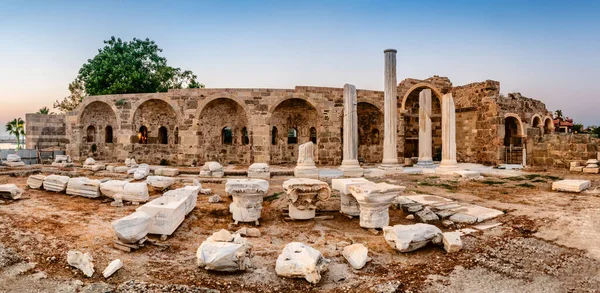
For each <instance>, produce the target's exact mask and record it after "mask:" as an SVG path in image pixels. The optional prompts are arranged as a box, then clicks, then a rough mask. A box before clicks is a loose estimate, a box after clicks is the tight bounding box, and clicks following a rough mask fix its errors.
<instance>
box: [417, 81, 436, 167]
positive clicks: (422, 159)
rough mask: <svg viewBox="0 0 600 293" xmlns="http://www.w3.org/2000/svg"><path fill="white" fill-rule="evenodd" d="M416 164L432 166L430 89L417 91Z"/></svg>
mask: <svg viewBox="0 0 600 293" xmlns="http://www.w3.org/2000/svg"><path fill="white" fill-rule="evenodd" d="M417 166H421V167H432V166H433V158H432V155H431V90H430V89H424V90H422V91H421V92H420V93H419V161H418V162H417Z"/></svg>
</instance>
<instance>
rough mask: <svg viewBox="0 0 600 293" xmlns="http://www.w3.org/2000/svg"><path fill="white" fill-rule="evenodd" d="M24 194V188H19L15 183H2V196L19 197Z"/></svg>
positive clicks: (0, 196)
mask: <svg viewBox="0 0 600 293" xmlns="http://www.w3.org/2000/svg"><path fill="white" fill-rule="evenodd" d="M21 196H23V189H21V188H18V187H17V185H15V184H1V185H0V198H6V199H19V198H21Z"/></svg>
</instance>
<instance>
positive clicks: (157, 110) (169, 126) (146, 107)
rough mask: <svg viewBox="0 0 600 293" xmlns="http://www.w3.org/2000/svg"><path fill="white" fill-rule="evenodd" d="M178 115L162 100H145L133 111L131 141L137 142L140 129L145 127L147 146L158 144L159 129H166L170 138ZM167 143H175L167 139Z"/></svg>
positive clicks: (170, 138)
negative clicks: (133, 132)
mask: <svg viewBox="0 0 600 293" xmlns="http://www.w3.org/2000/svg"><path fill="white" fill-rule="evenodd" d="M178 121H179V120H178V115H177V112H176V111H175V109H173V107H172V106H171V105H170V104H169V103H168V102H166V101H164V100H162V99H147V100H146V101H144V102H143V103H141V104H140V105H139V106H138V107H137V108H136V109H135V111H134V113H133V118H132V125H133V130H134V131H136V132H135V134H134V135H132V139H131V141H138V134H139V133H138V132H139V130H138V129H140V127H142V126H145V127H146V129H147V131H148V136H147V137H148V144H160V131H159V129H161V127H164V128H165V129H166V132H167V134H168V135H170V136H172V135H173V133H175V128H176V127H177V122H178ZM167 141H169V142H173V141H175V140H174V139H173V138H172V137H167Z"/></svg>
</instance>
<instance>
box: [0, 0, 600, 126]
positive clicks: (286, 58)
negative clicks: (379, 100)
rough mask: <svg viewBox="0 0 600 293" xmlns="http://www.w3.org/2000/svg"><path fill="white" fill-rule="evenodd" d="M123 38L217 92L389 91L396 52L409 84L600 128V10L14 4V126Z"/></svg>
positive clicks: (6, 49)
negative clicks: (443, 79)
mask: <svg viewBox="0 0 600 293" xmlns="http://www.w3.org/2000/svg"><path fill="white" fill-rule="evenodd" d="M113 35H114V36H117V37H121V38H122V39H124V40H130V39H132V38H133V37H138V38H146V37H148V38H150V39H153V40H155V41H156V42H157V44H158V45H159V46H160V47H161V48H162V49H163V50H164V51H163V55H164V56H165V57H166V58H167V59H168V61H169V64H170V65H172V66H176V67H181V68H182V69H190V70H192V71H193V72H194V73H195V74H196V75H197V76H198V79H199V81H200V82H202V83H204V84H206V86H207V87H273V88H293V87H294V86H295V85H316V86H332V87H342V86H343V84H345V83H352V84H355V85H356V86H357V87H358V88H363V89H375V90H382V89H383V50H384V49H386V48H396V49H397V50H398V81H400V80H402V79H404V78H408V77H413V78H420V79H424V78H427V77H430V76H432V75H440V76H447V77H449V78H450V79H451V80H452V82H453V83H454V85H462V84H466V83H470V82H476V81H482V80H486V79H494V80H498V81H500V82H501V91H502V92H503V93H508V92H513V91H519V92H521V93H522V94H523V95H525V96H528V97H531V98H535V99H539V100H542V101H543V102H545V103H546V106H547V107H548V108H549V109H550V110H556V109H562V110H563V113H564V114H565V115H566V116H570V117H574V118H575V119H576V121H577V122H581V123H584V124H586V125H589V124H600V117H599V116H598V113H599V112H600V102H599V101H600V94H599V91H598V90H596V85H597V83H598V82H599V81H600V1H408V2H403V1H344V2H341V1H145V2H134V1H77V2H76V1H73V2H67V1H2V0H0V102H1V103H0V123H1V124H0V125H4V124H5V123H6V121H8V120H9V119H11V118H14V117H17V116H21V117H23V118H24V114H25V113H29V112H36V111H37V110H38V109H39V108H41V107H43V106H48V107H51V106H52V103H53V102H54V101H55V100H57V99H61V98H63V97H64V96H66V95H68V90H67V85H68V84H69V82H70V81H72V80H73V79H74V78H75V76H76V75H77V72H78V70H79V68H80V67H81V65H82V64H83V63H85V62H86V60H87V59H89V58H92V57H93V56H94V55H95V53H96V52H97V49H98V48H100V47H102V46H103V44H102V41H103V40H105V39H108V38H110V36H113ZM3 130H4V129H3V127H2V131H3ZM3 134H4V133H2V132H0V135H3Z"/></svg>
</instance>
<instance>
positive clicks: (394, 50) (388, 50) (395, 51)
mask: <svg viewBox="0 0 600 293" xmlns="http://www.w3.org/2000/svg"><path fill="white" fill-rule="evenodd" d="M383 53H398V50H396V49H385V50H383Z"/></svg>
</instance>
